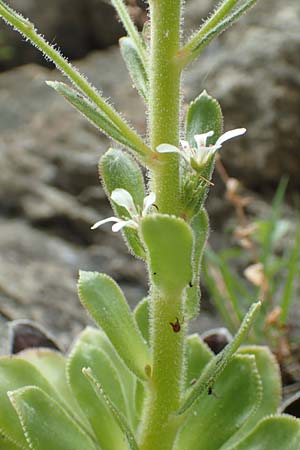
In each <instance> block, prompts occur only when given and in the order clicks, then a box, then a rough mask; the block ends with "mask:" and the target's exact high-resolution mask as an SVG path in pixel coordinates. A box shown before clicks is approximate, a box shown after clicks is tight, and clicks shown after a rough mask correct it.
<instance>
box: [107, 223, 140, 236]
mask: <svg viewBox="0 0 300 450" xmlns="http://www.w3.org/2000/svg"><path fill="white" fill-rule="evenodd" d="M124 227H131V228H138V224H137V223H136V222H134V221H133V220H120V221H119V222H118V223H115V224H114V225H113V226H112V228H111V229H112V231H113V232H114V233H117V232H118V231H120V230H121V229H122V228H124Z"/></svg>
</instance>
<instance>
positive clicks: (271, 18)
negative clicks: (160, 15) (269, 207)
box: [185, 0, 300, 191]
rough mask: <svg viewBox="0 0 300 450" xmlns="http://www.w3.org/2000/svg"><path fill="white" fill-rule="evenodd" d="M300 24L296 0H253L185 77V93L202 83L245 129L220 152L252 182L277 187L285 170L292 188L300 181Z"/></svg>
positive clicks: (228, 121)
mask: <svg viewBox="0 0 300 450" xmlns="http://www.w3.org/2000/svg"><path fill="white" fill-rule="evenodd" d="M197 3H198V2H197V1H196V0H195V1H194V2H192V3H191V6H192V5H193V4H194V10H195V11H196V9H197V8H196V5H197ZM270 8H272V13H270ZM195 22H196V14H195V16H194V22H193V23H195ZM200 22H201V16H200V15H199V16H198V23H200ZM299 24H300V3H299V2H298V0H290V1H289V2H281V1H275V2H274V1H273V2H272V5H271V4H270V2H268V1H267V2H258V4H257V6H255V8H253V10H252V11H251V12H250V13H249V14H248V15H247V16H246V17H245V18H244V19H243V20H241V22H239V23H238V24H236V25H234V26H233V27H232V28H231V29H230V30H229V31H228V32H226V33H225V34H224V35H222V36H221V37H220V38H219V39H218V40H217V41H215V42H214V43H213V44H212V45H211V46H210V47H209V48H208V49H207V51H206V52H205V53H204V54H203V56H202V59H201V62H197V63H195V64H194V65H193V66H192V67H191V68H190V69H189V71H188V73H187V74H186V77H185V81H186V85H185V91H186V96H187V98H188V99H193V98H194V97H195V96H196V95H198V94H199V93H200V92H201V91H202V90H203V89H204V88H205V89H207V90H208V92H209V93H210V94H211V95H213V96H214V97H216V98H217V99H218V100H219V101H220V103H221V105H222V108H223V111H224V116H225V128H226V130H228V129H232V128H237V127H240V126H243V127H246V128H247V129H248V132H247V135H246V136H245V137H243V138H240V139H237V140H235V141H232V142H231V143H230V144H229V143H228V144H226V146H225V145H224V149H223V150H222V158H223V160H224V162H225V165H226V167H227V168H228V170H229V173H230V175H231V176H235V177H237V178H238V179H239V180H242V181H243V182H244V183H245V184H246V186H247V187H249V188H251V189H254V190H258V191H262V190H263V189H266V187H267V186H271V187H272V188H274V187H276V185H277V184H278V183H279V180H280V178H281V177H282V176H283V175H284V174H287V175H289V176H290V184H289V186H290V188H295V187H296V188H299V186H300V178H299V169H300V154H299V151H298V143H299V140H300V128H299V126H297V124H298V119H299V113H300V70H299V69H300V57H299V55H300V33H299V31H298V30H299Z"/></svg>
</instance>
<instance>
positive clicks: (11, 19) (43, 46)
mask: <svg viewBox="0 0 300 450" xmlns="http://www.w3.org/2000/svg"><path fill="white" fill-rule="evenodd" d="M0 16H2V17H3V19H4V20H5V21H6V22H8V23H9V24H10V25H12V26H13V27H14V28H15V29H16V30H18V31H19V32H20V33H21V34H22V35H23V36H25V37H26V38H27V39H29V40H30V41H31V42H32V44H33V45H34V46H35V47H37V48H38V49H39V50H41V51H42V52H43V53H44V55H45V56H46V57H48V58H49V59H50V60H51V61H53V63H54V64H55V66H56V67H57V68H58V69H59V70H61V72H62V73H63V74H64V75H65V76H66V77H67V78H69V79H70V80H71V81H72V83H74V85H75V86H76V87H77V88H78V89H79V90H80V91H81V92H83V93H84V94H85V95H86V96H87V97H88V98H89V99H90V100H91V101H92V102H93V103H95V105H97V106H98V107H99V108H100V109H101V110H102V111H103V112H104V113H105V114H106V115H107V117H108V118H109V119H110V120H111V121H112V122H113V123H114V124H115V125H116V126H117V127H118V128H119V130H120V131H121V132H123V133H124V135H125V136H126V137H127V138H128V140H130V141H131V142H133V143H134V144H135V145H136V147H138V148H139V149H140V154H142V155H144V156H146V155H147V154H149V153H150V150H149V149H148V147H147V146H146V144H145V143H144V142H143V140H142V139H141V137H140V136H138V135H137V133H136V132H135V131H134V130H132V129H131V128H130V126H129V125H127V123H126V122H125V121H124V120H123V119H122V117H121V116H120V115H119V114H118V113H117V112H116V111H115V110H114V109H113V108H112V107H111V106H110V105H109V104H108V103H107V102H106V101H105V100H104V98H103V97H102V96H101V95H100V93H99V92H98V91H97V90H96V89H95V88H94V87H93V86H92V85H91V84H90V83H89V82H88V81H87V80H86V79H85V78H84V77H83V76H82V75H81V74H80V73H79V72H78V71H77V70H76V69H75V68H74V67H73V66H72V65H71V64H70V63H68V61H67V60H66V59H65V58H64V57H63V56H62V55H61V54H60V52H59V51H58V50H56V49H55V48H54V47H53V46H52V45H50V44H48V42H47V41H46V40H45V39H44V38H43V37H42V36H41V35H39V34H38V33H37V32H36V30H35V28H34V25H33V24H32V23H31V22H29V20H27V19H25V18H23V17H22V16H21V15H20V14H17V13H16V12H15V11H14V10H13V9H11V8H10V7H9V6H8V5H6V4H5V3H4V2H3V1H2V0H0Z"/></svg>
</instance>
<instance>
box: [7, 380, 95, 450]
mask: <svg viewBox="0 0 300 450" xmlns="http://www.w3.org/2000/svg"><path fill="white" fill-rule="evenodd" d="M8 396H9V399H10V401H11V403H12V405H13V407H14V408H15V410H16V413H17V415H18V417H19V419H20V423H21V426H22V429H23V432H24V435H25V436H26V441H27V443H28V445H29V447H30V448H31V449H34V450H83V449H84V450H97V449H98V446H97V444H96V443H94V442H93V441H92V439H91V438H90V437H89V436H88V435H87V434H85V433H84V432H83V431H82V429H80V428H79V427H78V425H77V424H76V422H74V420H73V419H72V418H71V417H70V416H69V415H68V414H67V412H66V411H65V410H64V409H63V408H62V407H61V406H60V405H59V403H57V402H56V401H55V400H53V398H51V397H50V396H49V395H48V394H46V393H45V392H44V391H43V390H42V389H40V388H38V387H36V386H29V387H24V388H20V389H17V390H15V391H10V392H9V393H8Z"/></svg>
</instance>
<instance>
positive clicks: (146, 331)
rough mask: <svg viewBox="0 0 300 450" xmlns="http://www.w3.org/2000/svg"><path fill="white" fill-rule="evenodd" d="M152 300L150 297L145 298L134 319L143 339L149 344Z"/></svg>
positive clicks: (136, 308) (139, 304) (137, 308)
mask: <svg viewBox="0 0 300 450" xmlns="http://www.w3.org/2000/svg"><path fill="white" fill-rule="evenodd" d="M149 315H150V299H149V298H148V297H146V298H143V300H141V301H140V302H139V303H138V304H137V306H136V307H135V310H134V318H135V321H136V323H137V325H138V327H139V330H140V332H141V333H142V336H143V338H144V339H145V341H146V342H147V343H148V344H149V343H150V328H149V326H150V323H149V320H150V317H149Z"/></svg>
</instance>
